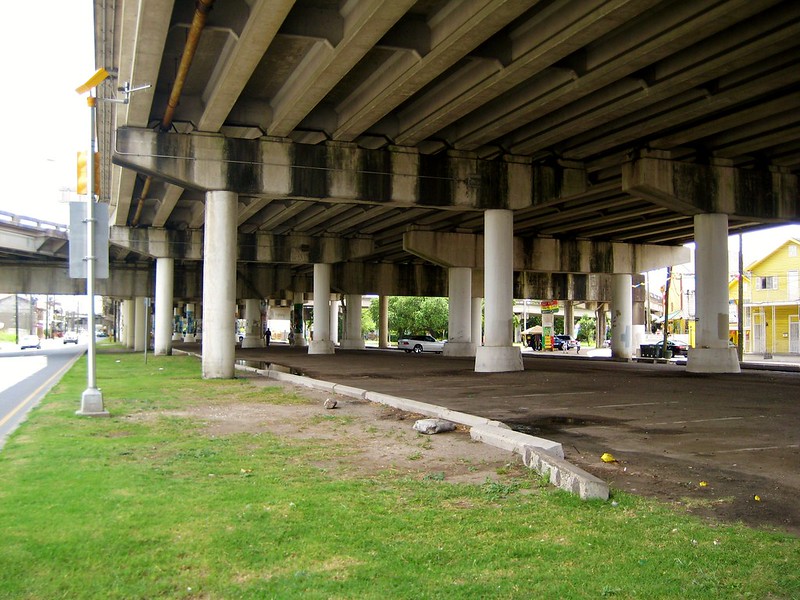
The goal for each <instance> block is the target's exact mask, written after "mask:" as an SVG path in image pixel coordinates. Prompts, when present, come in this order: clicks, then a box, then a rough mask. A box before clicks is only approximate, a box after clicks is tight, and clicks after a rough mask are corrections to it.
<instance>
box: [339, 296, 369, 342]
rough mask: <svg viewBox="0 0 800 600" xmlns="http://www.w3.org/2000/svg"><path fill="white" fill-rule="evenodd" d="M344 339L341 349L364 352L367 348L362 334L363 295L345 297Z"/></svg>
mask: <svg viewBox="0 0 800 600" xmlns="http://www.w3.org/2000/svg"><path fill="white" fill-rule="evenodd" d="M344 301H345V304H346V312H345V315H344V339H343V340H342V344H341V347H342V348H347V349H348V350H363V349H364V348H365V347H366V344H365V343H364V337H363V335H362V334H361V294H347V295H346V296H345V297H344Z"/></svg>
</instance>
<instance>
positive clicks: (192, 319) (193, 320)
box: [183, 302, 197, 342]
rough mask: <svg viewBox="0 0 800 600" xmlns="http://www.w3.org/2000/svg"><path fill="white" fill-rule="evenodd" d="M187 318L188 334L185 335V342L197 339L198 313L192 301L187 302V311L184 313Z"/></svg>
mask: <svg viewBox="0 0 800 600" xmlns="http://www.w3.org/2000/svg"><path fill="white" fill-rule="evenodd" d="M184 318H185V319H186V334H185V335H184V336H183V341H184V342H194V341H195V335H194V332H195V327H196V326H197V315H196V314H195V312H194V304H193V303H191V302H187V303H186V312H185V313H184Z"/></svg>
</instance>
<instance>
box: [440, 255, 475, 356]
mask: <svg viewBox="0 0 800 600" xmlns="http://www.w3.org/2000/svg"><path fill="white" fill-rule="evenodd" d="M447 282H448V283H447V285H448V291H447V294H448V306H449V316H448V321H447V331H448V336H447V343H446V344H445V345H444V353H443V354H444V355H445V356H475V349H476V345H475V344H473V343H472V269H469V268H464V267H451V268H449V269H448V270H447Z"/></svg>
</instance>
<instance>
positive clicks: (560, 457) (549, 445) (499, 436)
mask: <svg viewBox="0 0 800 600" xmlns="http://www.w3.org/2000/svg"><path fill="white" fill-rule="evenodd" d="M236 368H237V369H240V370H243V371H248V372H254V373H258V374H259V375H262V376H264V377H268V378H270V379H275V380H278V381H286V382H288V383H294V384H297V385H300V386H304V387H308V388H312V389H316V390H320V391H324V392H330V393H333V394H339V395H341V396H346V397H349V398H355V399H357V400H368V401H369V402H375V403H377V404H383V405H385V406H391V407H392V408H396V409H398V410H404V411H407V412H413V413H418V414H421V415H424V416H426V417H437V418H441V419H446V420H448V421H452V422H454V423H457V424H459V425H464V426H467V427H469V428H470V437H471V438H472V439H473V440H476V441H479V442H482V443H484V444H488V445H490V446H494V447H495V448H500V449H503V450H510V451H511V452H514V453H515V454H519V455H520V456H521V457H522V462H523V464H524V465H525V466H526V467H528V468H530V469H533V470H535V471H537V472H538V473H541V474H542V475H546V476H547V477H548V478H549V480H550V483H551V484H552V485H554V486H556V487H558V488H560V489H563V490H566V491H568V492H570V493H573V494H576V495H578V496H579V497H580V498H581V499H583V500H587V499H592V498H600V499H602V500H608V496H609V491H608V484H606V483H605V482H604V481H603V480H601V479H598V478H597V477H595V476H594V475H592V474H590V473H587V472H586V471H584V470H583V469H581V468H579V467H576V466H575V465H573V464H571V463H569V462H567V461H566V460H564V449H563V448H562V446H561V444H560V443H558V442H553V441H551V440H546V439H544V438H539V437H535V436H532V435H528V434H525V433H520V432H518V431H513V430H511V429H510V428H509V427H508V425H506V424H505V423H501V422H500V421H493V420H491V419H486V418H483V417H477V416H475V415H470V414H467V413H462V412H458V411H454V410H450V409H448V408H444V407H442V406H437V405H435V404H428V403H427V402H419V401H418V400H411V399H409V398H402V397H400V396H392V395H391V394H383V393H380V392H371V391H368V390H363V389H361V388H356V387H352V386H349V385H343V384H339V383H331V382H329V381H322V380H319V379H312V378H310V377H303V376H301V375H294V374H292V373H289V372H288V371H289V369H288V368H286V367H281V366H280V365H270V367H269V368H268V369H255V368H253V367H246V366H243V365H236Z"/></svg>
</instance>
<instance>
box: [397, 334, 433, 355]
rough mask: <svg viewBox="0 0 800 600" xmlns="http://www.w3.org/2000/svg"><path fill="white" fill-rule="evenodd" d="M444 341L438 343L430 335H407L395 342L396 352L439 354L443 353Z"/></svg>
mask: <svg viewBox="0 0 800 600" xmlns="http://www.w3.org/2000/svg"><path fill="white" fill-rule="evenodd" d="M444 345H445V342H444V341H441V342H440V341H439V340H437V339H436V338H435V337H433V336H432V335H408V336H405V337H401V338H400V339H399V340H397V348H398V350H405V351H406V352H414V353H416V354H419V353H420V352H436V353H437V354H441V353H442V352H443V351H444Z"/></svg>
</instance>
